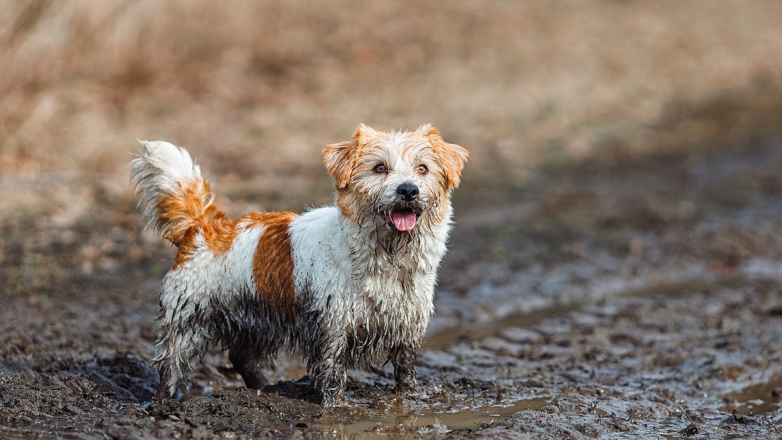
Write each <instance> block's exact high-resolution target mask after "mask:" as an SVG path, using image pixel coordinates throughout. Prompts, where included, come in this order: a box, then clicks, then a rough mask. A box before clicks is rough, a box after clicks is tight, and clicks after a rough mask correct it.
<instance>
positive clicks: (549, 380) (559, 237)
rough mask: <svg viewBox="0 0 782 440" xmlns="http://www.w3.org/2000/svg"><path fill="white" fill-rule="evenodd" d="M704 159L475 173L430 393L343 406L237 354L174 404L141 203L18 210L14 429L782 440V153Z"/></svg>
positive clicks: (215, 359)
mask: <svg viewBox="0 0 782 440" xmlns="http://www.w3.org/2000/svg"><path fill="white" fill-rule="evenodd" d="M696 159H697V160H695V159H692V158H672V159H666V160H665V161H660V162H650V163H643V164H631V165H627V166H624V167H619V168H613V169H607V170H600V172H596V171H595V169H593V168H588V167H585V168H584V169H572V170H566V171H567V172H563V173H560V174H539V175H536V176H534V178H532V179H531V180H530V181H529V182H528V183H527V184H526V185H525V186H523V187H514V188H512V189H508V188H504V187H502V185H494V186H492V185H488V184H487V185H481V186H480V187H479V186H478V185H475V187H476V189H475V190H471V189H470V188H471V186H470V184H469V183H470V182H469V181H465V185H464V189H465V191H464V194H463V195H461V194H462V193H461V192H460V193H459V194H457V200H456V204H457V206H456V212H457V220H458V222H459V224H458V225H457V228H456V229H455V231H454V234H453V238H452V246H451V248H450V251H449V254H448V257H447V259H446V261H444V263H443V266H442V270H441V276H440V279H439V288H438V292H437V296H436V299H435V301H436V310H437V315H436V316H435V317H434V319H433V321H432V325H431V327H430V329H429V333H428V334H427V337H426V341H425V344H424V350H423V352H422V353H421V355H420V356H419V359H418V360H417V371H418V376H419V389H418V390H417V391H416V392H415V393H412V394H410V395H408V396H407V397H406V398H402V397H400V396H397V395H396V394H395V393H394V383H393V380H392V377H393V374H392V371H391V369H390V366H385V367H384V368H379V369H375V370H372V369H369V368H364V369H363V370H361V369H358V370H351V371H350V372H349V380H348V390H347V396H348V405H347V406H345V407H343V408H336V409H323V408H322V407H320V405H317V404H316V403H313V396H312V392H311V388H310V387H309V385H308V380H307V378H306V377H304V376H305V374H306V372H305V370H304V369H303V366H302V364H301V362H300V360H298V359H297V358H295V357H287V356H285V357H283V358H282V359H281V360H280V362H279V363H278V365H277V368H275V369H273V370H270V371H268V376H269V377H270V378H272V379H273V381H274V382H277V383H275V385H273V386H271V387H269V388H267V389H266V390H265V391H264V392H261V393H256V392H253V391H249V390H246V389H244V388H243V387H242V383H241V381H240V380H239V378H238V377H237V376H236V375H235V374H234V373H233V372H232V371H231V368H230V364H228V362H227V360H226V359H225V356H224V355H223V354H222V353H221V352H219V351H217V350H215V351H211V352H210V353H208V354H207V355H206V356H205V358H204V359H203V360H202V361H201V362H197V363H195V364H194V371H193V372H192V373H191V374H190V378H191V381H192V384H193V387H192V389H191V391H190V392H189V394H186V395H185V396H184V397H183V399H182V400H181V401H163V402H153V401H152V400H151V397H152V391H153V390H154V389H155V387H156V386H157V380H158V378H157V376H156V374H155V372H154V371H153V370H152V369H151V368H150V367H149V359H150V358H151V356H152V352H151V345H152V342H153V341H154V337H155V336H154V334H155V321H154V317H155V316H156V314H157V298H156V296H157V289H158V288H159V283H160V278H161V277H162V273H163V272H164V270H165V267H166V266H167V265H168V264H170V261H171V258H172V255H171V249H169V248H166V247H165V246H163V245H161V244H160V243H159V242H158V241H157V240H151V239H149V237H147V236H146V235H144V234H142V233H140V221H139V219H138V213H137V212H135V208H134V206H135V203H134V201H133V200H131V199H128V200H120V199H116V198H115V199H112V198H111V197H105V200H102V203H101V204H98V205H96V208H95V209H94V210H93V211H92V212H91V213H90V214H89V215H88V216H87V217H85V218H82V219H80V220H79V222H77V226H73V227H67V228H66V227H62V228H60V229H58V228H59V227H58V226H57V224H59V223H58V222H48V221H47V220H46V219H47V218H48V217H46V215H52V216H54V215H55V213H54V212H53V213H49V214H47V213H46V211H42V212H43V214H41V213H40V212H38V213H36V215H37V217H36V220H35V221H31V220H30V219H29V217H25V215H29V213H28V214H25V213H23V212H22V213H18V214H16V217H13V218H10V220H7V221H6V222H4V224H3V225H2V229H1V232H2V234H3V235H2V238H3V241H2V248H0V250H1V251H2V254H0V282H2V285H3V286H4V290H3V291H2V292H0V295H2V296H1V297H0V299H1V300H2V307H0V436H1V437H8V438H29V437H36V436H38V437H40V438H47V437H52V438H60V437H74V438H106V437H110V438H142V437H144V436H154V437H159V438H170V437H180V438H213V437H224V438H237V437H239V438H242V437H254V436H269V437H284V438H297V437H299V436H304V437H307V436H310V435H311V436H316V437H317V436H326V437H336V438H380V437H382V438H420V437H425V438H462V437H464V438H468V437H469V438H474V437H478V438H481V437H483V438H503V437H508V436H509V435H529V436H531V437H532V438H596V437H610V438H639V437H642V438H655V437H656V438H660V437H667V438H687V437H695V438H723V437H730V436H737V437H745V438H775V437H777V436H780V433H779V428H778V427H779V426H782V412H781V410H780V392H781V391H782V383H780V378H782V287H780V285H779V282H778V280H780V279H782V239H780V235H779V232H778V231H782V149H780V148H775V147H774V146H769V147H768V148H765V149H764V148H760V149H755V150H752V151H749V152H740V153H725V154H720V155H714V156H711V157H700V158H696ZM92 190H93V191H94V192H95V193H97V194H100V188H97V189H95V188H93V189H92ZM460 190H461V189H460ZM471 191H472V192H471ZM481 191H483V192H481ZM487 191H488V192H487ZM459 197H464V198H462V199H459ZM85 243H86V245H85ZM99 253H103V254H105V256H106V260H105V261H102V262H100V261H97V260H96V261H95V262H93V263H94V264H93V263H91V264H92V265H89V264H86V263H87V262H85V261H82V260H80V258H82V256H84V255H87V256H91V257H90V258H93V257H92V256H94V255H96V254H99Z"/></svg>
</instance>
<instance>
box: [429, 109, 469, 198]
mask: <svg viewBox="0 0 782 440" xmlns="http://www.w3.org/2000/svg"><path fill="white" fill-rule="evenodd" d="M417 131H418V132H420V133H421V134H423V135H424V136H425V137H426V138H427V139H428V140H429V143H430V144H432V149H433V150H434V153H435V154H436V155H437V157H438V158H439V160H440V166H441V167H442V169H443V173H444V174H445V180H446V183H447V184H448V187H449V188H456V187H457V186H459V182H460V181H461V176H462V169H464V164H465V163H466V162H467V157H468V156H469V155H470V154H469V152H468V151H467V149H466V148H464V147H460V146H459V145H456V144H449V143H448V142H445V141H444V140H443V137H442V136H440V132H439V131H437V129H436V128H434V127H433V126H432V125H431V124H426V125H423V126H421V128H419V129H418V130H417Z"/></svg>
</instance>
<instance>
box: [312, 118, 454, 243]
mask: <svg viewBox="0 0 782 440" xmlns="http://www.w3.org/2000/svg"><path fill="white" fill-rule="evenodd" d="M324 160H325V163H326V168H327V169H328V171H329V173H330V174H331V175H332V177H334V182H335V186H336V189H337V205H338V206H339V209H340V211H341V213H342V215H343V216H344V217H346V218H348V219H351V220H353V221H355V222H357V223H358V224H359V225H361V226H373V227H375V228H376V229H377V230H378V232H379V236H385V237H399V234H406V235H408V236H415V235H416V234H417V233H418V231H419V230H421V229H426V228H430V227H431V226H432V225H435V224H438V223H439V222H441V221H442V220H443V219H444V218H445V216H446V214H447V212H448V199H449V196H450V192H451V190H452V189H453V188H456V187H457V186H458V185H459V180H460V177H461V172H462V168H463V167H464V163H465V161H466V160H467V150H465V149H464V148H462V147H460V146H458V145H454V144H449V143H447V142H445V141H444V140H443V138H442V137H441V136H440V134H439V133H438V132H437V130H436V129H435V128H434V127H432V126H431V125H429V124H427V125H424V126H422V127H420V128H419V129H418V130H416V131H413V132H394V131H391V132H378V131H376V130H374V129H372V128H370V127H368V126H366V125H363V124H362V125H360V126H359V127H358V129H357V130H356V132H355V134H354V135H353V138H352V139H351V140H350V141H347V142H341V143H338V144H331V145H327V146H326V149H325V150H324Z"/></svg>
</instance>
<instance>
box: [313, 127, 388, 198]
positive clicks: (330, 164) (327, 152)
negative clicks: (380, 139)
mask: <svg viewBox="0 0 782 440" xmlns="http://www.w3.org/2000/svg"><path fill="white" fill-rule="evenodd" d="M375 136H377V131H375V129H373V128H372V127H368V126H366V125H364V124H359V126H358V128H356V132H355V133H354V134H353V138H352V139H351V140H350V141H346V142H339V143H337V144H329V145H326V147H325V148H324V149H323V162H324V163H325V164H326V169H327V170H328V172H329V174H331V176H332V177H333V178H334V183H335V185H336V187H337V189H338V190H340V189H345V188H347V187H348V184H349V183H350V178H351V177H353V172H354V171H355V169H356V162H357V161H358V156H359V152H360V151H361V149H362V148H363V147H364V146H365V145H366V144H367V142H368V141H369V140H370V139H371V138H373V137H375Z"/></svg>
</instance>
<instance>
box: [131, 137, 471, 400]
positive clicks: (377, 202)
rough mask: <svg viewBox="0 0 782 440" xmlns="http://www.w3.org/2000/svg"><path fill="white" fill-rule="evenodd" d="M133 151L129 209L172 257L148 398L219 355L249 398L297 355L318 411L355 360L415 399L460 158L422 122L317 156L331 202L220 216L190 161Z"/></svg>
mask: <svg viewBox="0 0 782 440" xmlns="http://www.w3.org/2000/svg"><path fill="white" fill-rule="evenodd" d="M140 142H141V144H142V150H141V153H140V155H139V156H138V157H137V158H136V159H134V160H133V161H132V162H131V166H132V170H131V180H132V182H133V183H134V184H135V188H136V193H137V194H140V201H139V205H140V206H142V207H143V211H144V215H145V216H146V217H147V218H148V221H149V223H148V225H147V227H153V228H154V229H155V230H156V231H157V233H158V234H159V235H160V236H161V237H162V238H164V239H167V240H169V241H170V242H171V243H173V244H174V245H175V246H177V247H178V252H177V255H176V259H175V262H174V264H173V267H172V268H171V269H170V270H169V272H168V273H167V274H166V276H165V278H164V279H163V285H162V290H161V293H160V306H161V317H160V320H161V323H160V326H159V328H158V337H157V341H156V343H155V357H154V359H153V362H154V364H155V365H156V367H157V369H158V371H159V373H160V378H161V382H160V387H159V388H158V391H157V398H158V399H164V398H170V397H173V396H174V395H175V393H176V391H177V389H178V387H179V385H180V384H185V385H186V384H187V381H186V377H185V371H186V370H187V369H188V368H190V361H191V360H192V358H194V357H196V356H203V354H204V353H205V351H206V350H207V349H208V348H209V347H212V346H216V345H218V344H219V345H220V346H222V347H223V348H224V349H226V348H227V349H228V357H229V360H230V361H231V363H232V364H233V366H234V370H235V371H237V372H238V373H239V374H240V375H241V376H242V379H243V380H244V383H245V385H246V386H247V387H248V388H251V389H261V388H263V387H264V386H266V385H268V381H267V379H266V378H265V377H264V375H263V373H262V368H263V367H272V366H273V363H274V360H275V357H276V356H277V354H278V353H279V352H280V350H282V349H283V348H287V349H289V350H292V351H298V352H299V353H301V355H302V356H303V357H304V358H305V359H306V362H307V371H308V374H309V377H310V379H311V381H312V384H313V385H314V388H315V392H316V394H317V396H318V398H319V399H320V400H321V402H322V404H323V405H325V406H336V405H340V404H341V403H342V402H343V399H344V394H345V383H346V368H348V367H352V366H355V365H356V364H358V363H362V362H366V363H370V364H371V363H373V362H377V361H380V360H384V359H385V360H390V361H391V362H392V364H393V367H394V378H395V381H396V391H397V392H399V393H404V392H406V391H408V390H412V389H415V387H416V373H415V367H414V365H413V362H414V360H415V358H416V356H417V355H418V353H419V351H420V349H421V340H422V337H423V335H424V332H425V330H426V326H427V324H428V322H429V318H430V316H431V315H432V314H433V312H434V307H433V296H434V288H435V282H436V276H437V269H438V267H439V265H440V261H441V259H442V258H443V255H444V254H445V252H446V240H447V238H448V234H449V232H450V229H451V226H452V220H451V217H452V208H451V203H450V196H451V192H452V190H453V189H454V188H456V187H458V186H459V181H460V178H461V173H462V169H463V167H464V165H465V162H466V161H467V157H468V152H467V150H466V149H464V148H462V147H461V146H458V145H455V144H450V143H447V142H445V141H444V140H443V138H442V137H441V135H440V134H439V133H438V131H437V129H436V128H434V127H432V126H431V125H429V124H427V125H424V126H422V127H420V128H418V129H417V130H415V131H412V132H411V131H400V132H396V131H390V132H382V131H376V130H374V129H373V128H371V127H369V126H367V125H364V124H361V125H359V126H358V128H357V129H356V131H355V133H354V134H353V137H352V139H351V140H350V141H346V142H340V143H336V144H331V145H327V146H326V147H325V149H324V150H323V159H324V162H325V165H326V169H327V170H328V172H329V174H331V176H332V177H333V179H334V184H335V188H336V201H335V203H334V204H333V205H331V206H326V207H322V208H318V209H312V210H310V211H307V212H305V213H303V214H301V215H296V214H294V213H291V212H256V213H251V214H248V215H245V216H242V217H239V218H236V219H229V218H227V217H226V215H225V214H224V213H223V211H221V210H220V209H219V208H218V207H217V206H216V205H215V204H214V194H213V193H212V191H211V190H210V186H209V182H208V181H207V180H205V179H204V178H203V177H202V175H201V170H200V167H199V166H198V165H197V164H196V163H195V162H194V161H193V160H192V159H191V157H190V154H189V153H188V152H187V150H185V149H184V148H181V147H177V146H175V145H173V144H171V143H168V142H165V141H149V142H148V141H140Z"/></svg>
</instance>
